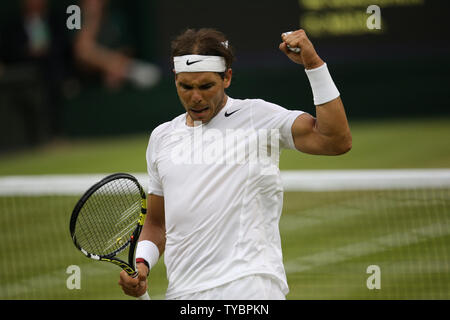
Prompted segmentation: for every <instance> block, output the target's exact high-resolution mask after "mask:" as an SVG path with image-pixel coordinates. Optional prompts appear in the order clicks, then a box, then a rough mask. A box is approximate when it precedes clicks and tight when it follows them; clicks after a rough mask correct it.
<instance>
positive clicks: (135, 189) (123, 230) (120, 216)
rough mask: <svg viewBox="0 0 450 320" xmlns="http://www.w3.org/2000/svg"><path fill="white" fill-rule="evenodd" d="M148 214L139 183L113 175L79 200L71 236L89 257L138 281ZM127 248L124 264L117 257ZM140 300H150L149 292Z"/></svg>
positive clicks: (124, 175)
mask: <svg viewBox="0 0 450 320" xmlns="http://www.w3.org/2000/svg"><path fill="white" fill-rule="evenodd" d="M146 214H147V202H146V195H145V192H144V190H143V188H142V186H141V185H140V184H139V182H138V180H137V179H136V178H135V177H133V176H132V175H130V174H127V173H114V174H111V175H109V176H107V177H105V178H104V179H102V180H101V181H99V182H97V183H96V184H94V185H93V186H92V187H91V188H89V189H88V190H87V191H86V193H85V194H84V195H83V196H82V197H81V198H80V200H78V202H77V204H76V205H75V208H74V209H73V212H72V216H71V217H70V234H71V236H72V240H73V243H74V244H75V246H76V247H77V248H78V249H79V250H80V251H81V252H82V253H83V254H84V255H85V256H86V257H88V258H91V259H94V260H97V261H107V262H111V263H113V264H115V265H117V266H119V267H121V268H122V269H123V270H125V271H126V272H127V273H128V274H129V275H130V276H131V277H134V278H135V277H137V275H138V273H137V269H136V262H135V258H134V254H135V249H136V244H137V242H138V239H139V234H140V233H141V230H142V226H143V225H144V221H145V216H146ZM128 247H129V252H128V262H125V261H123V260H121V259H119V258H118V257H117V255H118V254H119V253H121V252H122V251H124V250H125V249H126V248H128ZM138 299H139V300H150V297H149V295H148V293H147V292H146V293H145V294H143V295H142V296H140V297H138Z"/></svg>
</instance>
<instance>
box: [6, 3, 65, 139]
mask: <svg viewBox="0 0 450 320" xmlns="http://www.w3.org/2000/svg"><path fill="white" fill-rule="evenodd" d="M64 19H65V17H64V16H61V15H56V14H53V13H52V12H51V10H50V9H49V3H48V1H47V0H22V1H21V2H20V15H18V16H15V15H11V17H9V21H8V22H7V23H6V24H5V25H4V27H3V28H2V30H1V33H0V62H1V63H2V64H3V67H2V70H3V72H2V74H1V75H0V91H1V92H2V96H3V99H4V104H5V106H4V107H3V109H2V110H1V111H0V112H1V113H2V114H5V113H6V114H7V115H8V117H7V119H10V120H5V121H10V123H9V126H10V129H9V131H8V132H9V135H10V137H9V138H8V139H9V140H14V139H13V137H16V138H17V144H20V145H23V144H28V145H29V144H31V145H35V144H38V143H41V142H44V141H47V140H49V139H50V138H52V137H55V136H59V135H61V134H62V128H61V113H62V112H61V111H62V99H61V98H62V96H61V85H62V82H63V79H64V77H65V73H66V64H67V61H68V60H69V59H70V54H71V53H70V52H71V50H70V49H69V47H70V45H69V43H68V40H67V34H66V30H65V28H62V27H61V26H65V24H61V23H64V21H65V20H64ZM8 108H9V109H8ZM5 118H6V117H5ZM14 126H18V127H19V128H21V130H22V131H24V132H21V133H20V135H22V137H17V135H18V133H15V132H14V131H13V129H14V128H13V127H14ZM2 134H3V131H2ZM3 142H5V141H1V143H0V147H2V146H5V143H3ZM12 143H13V141H12V142H10V144H12Z"/></svg>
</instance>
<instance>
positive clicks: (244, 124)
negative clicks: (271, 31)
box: [119, 29, 352, 300]
mask: <svg viewBox="0 0 450 320" xmlns="http://www.w3.org/2000/svg"><path fill="white" fill-rule="evenodd" d="M281 39H282V42H281V44H280V46H279V49H280V50H281V51H282V52H283V53H284V54H285V55H286V56H287V57H288V58H289V59H291V60H292V61H293V62H294V63H296V64H299V65H302V66H303V67H304V70H305V73H306V76H307V77H308V79H309V82H310V84H311V88H312V93H313V97H314V104H315V106H316V118H314V117H313V116H312V115H310V114H308V113H306V112H303V111H291V110H287V109H285V108H283V107H281V106H278V105H276V104H273V103H270V102H266V101H264V100H260V99H246V100H241V99H234V98H232V97H229V96H228V95H227V94H226V93H225V90H226V89H227V88H228V87H229V86H230V84H231V79H232V68H231V66H232V62H233V59H234V57H233V52H232V49H231V46H230V45H229V44H228V41H227V38H226V37H225V35H223V34H222V33H221V32H219V31H216V30H213V29H200V30H192V29H189V30H187V31H185V32H184V33H182V34H181V35H179V36H178V37H177V38H176V39H175V40H174V41H173V42H172V56H173V62H174V73H175V86H176V89H177V93H178V96H179V99H180V101H181V104H182V105H183V107H184V109H185V111H186V112H185V113H183V114H181V115H180V116H178V117H176V118H175V119H173V120H172V121H169V122H166V123H164V124H162V125H160V126H158V127H157V128H156V129H155V130H154V131H153V132H152V134H151V136H150V140H149V145H148V149H147V164H148V174H149V189H148V193H149V197H148V201H149V202H148V208H149V212H148V215H147V219H146V221H145V224H144V228H143V231H142V234H141V236H140V241H139V243H138V247H137V250H136V262H137V268H138V270H139V277H138V278H137V279H132V278H131V277H129V276H128V275H127V274H126V273H125V272H121V274H120V280H119V285H120V286H121V287H122V289H123V291H124V292H125V293H126V294H128V295H131V296H134V297H137V296H140V295H142V294H143V293H144V292H145V290H147V275H148V274H149V273H151V272H150V270H151V268H152V267H153V266H154V265H155V264H156V263H157V261H158V259H159V258H160V256H161V255H162V254H163V253H164V254H165V256H164V262H165V265H166V268H167V277H168V282H169V284H168V289H167V292H166V299H186V300H188V299H189V300H191V299H202V300H203V299H208V300H220V299H230V300H251V299H271V300H275V299H285V296H286V294H287V293H288V292H289V289H288V284H287V281H286V274H285V270H284V266H283V261H282V249H281V241H280V232H279V226H278V225H279V219H280V215H281V211H282V205H283V188H282V183H281V179H280V172H279V169H278V159H279V152H280V149H282V148H288V149H297V150H299V151H301V152H305V153H309V154H318V155H339V154H343V153H345V152H347V151H349V150H350V148H351V143H352V142H351V134H350V129H349V125H348V123H347V118H346V114H345V111H344V106H343V104H342V101H341V99H340V94H339V91H338V89H337V88H336V86H335V84H334V82H333V80H332V77H331V76H330V73H329V71H328V68H327V65H326V63H325V62H324V61H323V60H322V59H321V58H320V57H319V55H318V54H317V53H316V51H315V49H314V46H313V45H312V43H311V42H310V40H309V39H308V37H307V35H306V33H305V31H304V30H297V31H294V32H290V33H285V34H282V35H281ZM295 48H299V49H300V51H298V50H297V52H294V51H292V50H295ZM300 70H301V69H300V68H299V71H300ZM292 94H297V93H296V92H293V93H292ZM236 132H239V133H240V134H236ZM230 134H231V136H232V139H229V138H228V137H229V136H230ZM236 137H237V139H235V138H236ZM255 145H256V147H255ZM263 149H266V151H267V149H270V150H271V152H267V154H266V155H269V154H270V156H265V157H263V159H262V160H264V161H259V160H261V159H259V158H258V157H259V155H260V154H264V152H261V151H264V150H263ZM252 150H253V151H252ZM255 150H256V151H257V152H256V153H257V154H258V156H257V157H256V158H257V160H256V161H255V158H254V157H253V153H252V152H254V151H255ZM274 168H275V169H274Z"/></svg>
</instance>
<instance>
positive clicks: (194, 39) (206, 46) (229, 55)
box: [171, 28, 235, 78]
mask: <svg viewBox="0 0 450 320" xmlns="http://www.w3.org/2000/svg"><path fill="white" fill-rule="evenodd" d="M171 47H172V61H173V57H178V56H184V55H188V54H199V55H206V56H221V57H224V58H225V64H226V67H227V70H228V69H229V68H231V65H232V64H233V62H234V60H235V57H234V52H233V48H232V47H231V45H230V44H229V43H228V39H227V37H226V36H225V34H223V33H222V32H220V31H218V30H216V29H212V28H201V29H198V30H195V29H187V30H185V31H184V32H183V33H181V34H180V35H178V36H177V37H176V38H175V39H174V40H173V41H172V44H171ZM219 74H220V75H221V76H222V78H223V76H224V73H223V72H219Z"/></svg>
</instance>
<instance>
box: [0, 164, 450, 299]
mask: <svg viewBox="0 0 450 320" xmlns="http://www.w3.org/2000/svg"><path fill="white" fill-rule="evenodd" d="M134 175H135V176H136V177H137V178H138V180H140V182H141V183H142V185H144V186H145V185H146V179H147V177H146V175H145V174H141V173H138V174H134ZM104 176H106V174H97V175H48V176H7V177H0V222H1V223H0V228H1V230H0V231H1V232H0V299H124V298H125V297H126V296H125V295H124V294H123V293H122V291H121V289H120V287H119V286H118V285H117V281H118V274H119V271H120V270H119V269H118V268H117V267H116V266H113V265H111V264H108V263H96V262H93V261H91V260H89V259H86V258H85V257H84V256H83V255H82V254H80V252H79V251H78V250H76V249H75V247H74V246H73V244H72V241H71V239H70V234H69V227H68V224H69V218H70V215H71V212H72V209H73V207H74V205H75V203H76V202H77V200H78V198H79V197H80V196H81V194H83V193H84V192H85V191H86V190H87V189H88V188H89V187H90V186H91V185H92V184H94V183H95V182H97V181H99V180H100V179H102V178H103V177H104ZM282 180H283V183H284V189H285V197H284V209H283V214H282V217H281V220H280V232H281V237H282V243H283V258H284V262H285V266H286V273H287V277H288V283H289V286H290V293H289V295H288V298H289V299H449V298H450V290H449V288H450V254H449V246H450V169H430V170H350V171H283V172H282ZM151 277H152V279H151V280H152V281H151V282H152V285H151V287H150V291H149V292H150V295H151V296H152V298H154V299H158V298H160V299H162V298H164V292H165V289H166V286H167V280H166V277H165V268H164V265H163V263H162V262H159V263H158V264H157V265H156V267H155V268H154V269H153V270H152V275H151Z"/></svg>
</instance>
